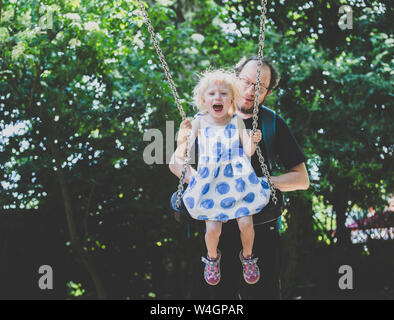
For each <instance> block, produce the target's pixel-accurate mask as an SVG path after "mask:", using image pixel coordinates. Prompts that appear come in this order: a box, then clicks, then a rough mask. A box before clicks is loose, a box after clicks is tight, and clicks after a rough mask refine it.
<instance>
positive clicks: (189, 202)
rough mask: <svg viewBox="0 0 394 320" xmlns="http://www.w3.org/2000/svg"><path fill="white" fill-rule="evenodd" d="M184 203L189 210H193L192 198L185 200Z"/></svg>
mask: <svg viewBox="0 0 394 320" xmlns="http://www.w3.org/2000/svg"><path fill="white" fill-rule="evenodd" d="M185 203H186V205H187V206H188V207H189V208H190V209H193V208H194V198H192V197H187V198H186V199H185Z"/></svg>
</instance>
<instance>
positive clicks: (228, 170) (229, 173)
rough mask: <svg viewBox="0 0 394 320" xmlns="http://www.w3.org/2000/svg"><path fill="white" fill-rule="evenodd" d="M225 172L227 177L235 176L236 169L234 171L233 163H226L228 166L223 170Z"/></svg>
mask: <svg viewBox="0 0 394 320" xmlns="http://www.w3.org/2000/svg"><path fill="white" fill-rule="evenodd" d="M223 174H224V175H225V176H226V177H227V178H232V177H233V176H234V171H233V166H232V165H231V163H229V164H228V165H226V167H225V168H224V170H223Z"/></svg>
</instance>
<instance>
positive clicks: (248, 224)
mask: <svg viewBox="0 0 394 320" xmlns="http://www.w3.org/2000/svg"><path fill="white" fill-rule="evenodd" d="M237 222H238V227H239V230H240V231H241V242H242V254H243V256H244V258H248V257H250V256H251V255H252V252H253V243H254V227H253V217H252V216H247V217H242V218H238V219H237Z"/></svg>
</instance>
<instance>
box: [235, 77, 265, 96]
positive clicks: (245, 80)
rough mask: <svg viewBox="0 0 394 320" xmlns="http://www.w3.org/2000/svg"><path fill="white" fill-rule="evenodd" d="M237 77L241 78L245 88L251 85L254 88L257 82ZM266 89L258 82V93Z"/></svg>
mask: <svg viewBox="0 0 394 320" xmlns="http://www.w3.org/2000/svg"><path fill="white" fill-rule="evenodd" d="M238 79H239V80H241V82H242V84H243V85H244V86H245V87H246V88H250V87H251V86H253V87H254V88H256V85H257V83H254V82H252V81H250V80H248V79H245V78H241V77H238ZM266 90H267V91H268V88H266V87H263V86H262V85H261V84H260V89H259V93H260V94H263V93H264V92H265V91H266Z"/></svg>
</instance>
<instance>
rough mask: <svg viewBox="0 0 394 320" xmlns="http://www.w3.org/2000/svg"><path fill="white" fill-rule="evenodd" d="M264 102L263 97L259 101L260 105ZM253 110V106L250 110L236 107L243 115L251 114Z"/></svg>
mask: <svg viewBox="0 0 394 320" xmlns="http://www.w3.org/2000/svg"><path fill="white" fill-rule="evenodd" d="M264 100H265V96H264V99H263V101H261V103H260V104H263V103H264ZM260 104H259V105H260ZM253 109H254V104H253V105H252V106H251V107H250V108H245V107H244V106H241V107H238V110H239V111H241V112H242V113H243V114H252V113H253Z"/></svg>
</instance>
